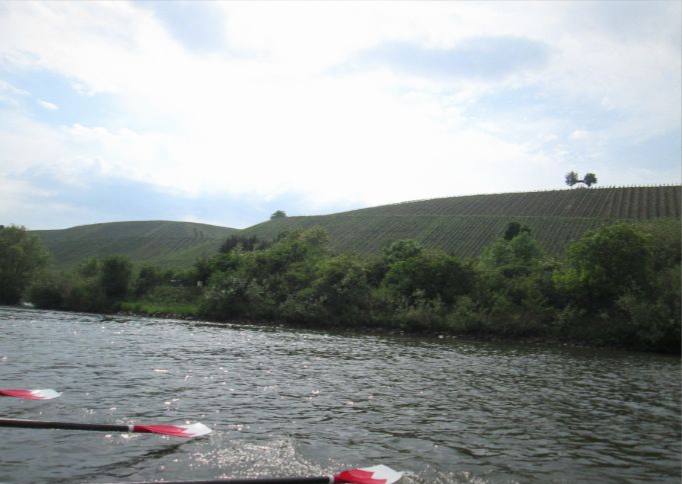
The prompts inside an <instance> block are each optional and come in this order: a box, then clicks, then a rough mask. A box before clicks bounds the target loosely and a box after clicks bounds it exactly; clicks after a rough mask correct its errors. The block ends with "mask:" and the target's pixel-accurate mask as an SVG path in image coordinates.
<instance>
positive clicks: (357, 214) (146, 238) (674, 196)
mask: <svg viewBox="0 0 682 484" xmlns="http://www.w3.org/2000/svg"><path fill="white" fill-rule="evenodd" d="M680 188H681V187H680V186H679V185H676V186H657V187H621V188H590V189H586V188H575V189H566V190H552V191H544V192H525V193H502V194H493V195H473V196H463V197H449V198H438V199H432V200H422V201H413V202H404V203H398V204H393V205H384V206H380V207H371V208H365V209H360V210H353V211H349V212H342V213H337V214H332V215H319V216H307V217H288V218H282V219H276V220H271V221H267V222H264V223H261V224H258V225H254V226H253V227H249V228H247V229H243V230H237V229H231V228H226V227H217V226H213V225H205V224H196V223H190V222H160V221H153V222H116V223H107V224H96V225H86V226H81V227H73V228H70V229H65V230H43V231H35V232H34V233H36V234H38V235H39V236H40V237H41V238H42V239H43V241H44V242H45V244H46V245H47V247H48V248H49V249H50V250H51V252H52V253H53V260H54V261H55V264H56V265H58V266H60V267H69V266H73V265H74V264H76V263H78V262H79V261H80V260H83V259H85V258H87V257H91V256H97V257H101V256H105V255H110V254H122V255H127V256H128V257H130V258H131V259H132V260H133V261H134V262H136V263H140V262H149V263H153V264H157V265H160V266H163V267H168V268H180V267H188V266H190V265H191V264H192V263H193V262H194V261H195V260H196V259H197V258H198V257H201V256H210V255H212V254H214V253H215V252H216V251H217V250H218V248H219V247H220V244H221V243H222V241H223V240H225V238H227V237H228V236H229V235H231V234H235V233H237V234H241V235H246V236H251V235H256V236H258V237H260V238H263V239H272V238H274V237H276V236H277V235H278V234H279V233H281V232H283V231H291V230H296V229H302V228H310V227H315V226H319V227H323V228H325V229H326V230H327V231H328V232H329V235H330V239H331V246H332V248H333V249H335V250H337V251H339V252H344V251H347V252H355V253H361V254H370V253H376V252H378V251H380V250H381V249H382V248H383V247H385V246H387V245H388V244H389V243H391V242H392V241H394V240H399V239H415V240H418V241H419V242H421V243H422V244H424V245H425V246H426V247H430V248H439V249H443V250H446V251H448V252H451V253H454V254H456V255H459V256H461V257H474V256H477V255H478V254H480V252H481V250H482V249H483V248H484V247H485V246H486V245H488V244H490V243H491V242H492V241H494V240H495V239H496V238H497V237H500V236H501V235H502V234H503V232H504V230H505V228H506V226H507V224H508V223H509V222H512V221H517V222H520V223H522V224H525V225H527V226H528V227H530V228H531V230H532V233H533V235H534V236H535V238H536V239H537V240H538V241H539V243H540V244H541V245H542V246H543V248H544V249H545V250H546V251H547V252H548V253H549V254H554V255H559V254H561V253H562V252H563V251H564V250H565V248H566V246H567V245H568V244H569V243H570V242H572V241H573V240H576V239H577V238H579V237H580V236H581V235H582V234H584V233H585V232H586V231H588V230H592V229H595V228H598V227H601V226H604V225H607V224H611V223H614V222H617V221H619V220H628V221H635V222H637V223H657V224H661V225H662V226H663V229H664V230H665V231H670V232H671V233H673V232H675V231H678V232H679V230H680V222H679V220H680V200H681V198H680V191H681V190H680ZM285 208H286V207H285Z"/></svg>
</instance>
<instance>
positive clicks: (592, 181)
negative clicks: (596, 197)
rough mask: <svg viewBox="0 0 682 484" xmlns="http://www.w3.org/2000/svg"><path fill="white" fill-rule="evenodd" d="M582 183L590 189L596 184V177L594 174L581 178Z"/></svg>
mask: <svg viewBox="0 0 682 484" xmlns="http://www.w3.org/2000/svg"><path fill="white" fill-rule="evenodd" d="M583 183H584V184H585V185H587V186H588V187H591V186H592V185H594V184H595V183H597V175H595V174H594V173H588V174H586V175H585V178H583Z"/></svg>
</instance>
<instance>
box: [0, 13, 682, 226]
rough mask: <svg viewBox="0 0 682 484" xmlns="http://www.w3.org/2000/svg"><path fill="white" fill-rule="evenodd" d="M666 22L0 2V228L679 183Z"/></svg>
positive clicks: (676, 103) (650, 16) (250, 215)
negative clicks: (582, 179) (572, 183)
mask: <svg viewBox="0 0 682 484" xmlns="http://www.w3.org/2000/svg"><path fill="white" fill-rule="evenodd" d="M680 10H681V7H680V3H679V2H633V1H628V2H616V1H609V2H531V3H524V2H500V3H496V2H433V3H423V2H420V3H411V2H401V3H394V4H385V3H378V2H377V3H372V2H370V3H355V2H343V3H334V2H318V3H311V2H265V3H259V2H248V3H240V2H227V3H220V2H107V3H105V2H72V3H64V2H59V3H57V2H55V3H29V2H4V3H0V224H11V223H14V224H21V225H25V226H27V227H28V228H31V229H45V228H64V227H68V226H73V225H80V224H87V223H96V222H106V221H116V220H150V219H167V220H192V221H200V222H206V223H213V224H218V225H225V226H231V227H247V226H250V225H253V224H256V223H259V222H261V221H263V220H266V219H267V218H268V217H269V215H270V214H271V213H272V212H274V211H275V210H278V209H282V210H285V211H287V213H289V214H290V215H309V214H320V213H332V212H336V211H342V210H347V209H350V208H357V207H363V206H370V205H379V204H384V203H393V202H399V201H405V200H412V199H424V198H433V197H442V196H454V195H465V194H473V193H499V192H507V191H524V190H542V189H557V188H564V185H563V175H564V174H565V173H566V172H567V171H569V170H576V171H578V172H579V173H581V174H582V173H585V172H587V171H593V172H595V173H597V176H598V178H599V185H602V186H611V185H635V184H659V183H680V170H681V161H682V160H681V157H682V147H681V135H680V133H681V129H682V128H681V119H680V118H681V114H680V104H681V102H682V100H681V97H682V96H681V90H682V87H681V85H682V80H681V76H680V72H681V69H682V66H681V58H682V52H681V48H680V43H681V37H682V25H681V20H680V19H681V18H682V12H681V11H680ZM463 180H464V182H463Z"/></svg>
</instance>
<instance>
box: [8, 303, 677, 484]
mask: <svg viewBox="0 0 682 484" xmlns="http://www.w3.org/2000/svg"><path fill="white" fill-rule="evenodd" d="M680 376H681V372H680V361H679V359H678V358H671V357H664V356H656V355H648V354H638V353H626V352H604V351H595V350H585V349H580V350H577V349H565V348H555V347H554V348H553V347H546V346H538V345H535V346H533V345H531V346H529V345H520V344H518V345H517V344H505V345H502V344H488V343H470V342H451V341H441V340H417V339H412V338H398V337H382V336H362V335H328V334H324V333H319V332H306V331H301V330H297V331H292V330H286V329H282V328H261V327H250V326H217V325H210V324H197V323H186V322H181V321H161V320H153V319H141V318H138V319H129V318H114V319H109V318H104V317H100V316H96V315H84V314H69V313H59V312H46V311H31V310H17V309H14V308H0V387H29V388H50V387H51V388H55V389H57V390H59V391H63V392H64V394H63V396H62V397H61V398H59V399H57V400H52V401H49V402H31V401H22V400H16V399H12V398H2V399H0V406H1V407H0V408H1V411H0V415H4V416H7V417H14V418H35V419H45V420H48V419H50V420H67V421H87V422H93V423H94V422H103V423H127V422H129V419H132V420H135V421H138V422H141V421H146V422H181V421H185V420H192V421H197V420H198V421H201V422H203V423H205V424H207V425H208V426H210V427H212V428H213V429H214V433H213V434H212V435H210V436H208V437H204V438H201V439H195V440H178V439H171V438H166V437H160V436H155V435H146V434H134V435H128V434H116V433H114V434H105V433H98V432H82V431H67V430H24V429H9V428H4V429H3V428H0V481H2V482H42V481H50V482H103V481H132V480H138V481H139V480H162V479H166V480H170V479H209V478H218V477H255V476H265V475H274V476H288V475H317V474H320V473H332V472H334V471H335V470H340V469H343V468H347V467H357V466H365V465H372V464H378V463H383V464H386V465H389V466H391V467H393V468H395V469H400V470H405V471H408V473H409V474H408V478H406V479H404V482H406V483H412V482H417V483H427V482H428V483H440V482H472V483H485V482H493V483H497V482H642V481H656V482H676V483H677V482H680V452H681V443H680V441H681V431H680V425H681V420H680Z"/></svg>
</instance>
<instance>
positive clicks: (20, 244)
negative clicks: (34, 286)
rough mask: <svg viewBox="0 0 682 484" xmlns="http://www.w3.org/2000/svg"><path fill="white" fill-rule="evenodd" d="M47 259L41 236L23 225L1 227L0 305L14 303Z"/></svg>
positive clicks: (18, 299)
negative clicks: (29, 231)
mask: <svg viewBox="0 0 682 484" xmlns="http://www.w3.org/2000/svg"><path fill="white" fill-rule="evenodd" d="M46 262H47V252H46V251H45V249H44V248H43V245H42V243H41V242H40V239H38V237H36V236H35V235H31V234H29V233H28V232H27V231H26V229H25V228H24V227H17V226H14V225H10V226H9V227H3V228H0V304H16V303H18V302H19V301H20V299H21V296H22V294H23V292H24V290H25V289H26V286H28V284H29V282H30V281H31V278H32V277H33V275H34V274H35V273H36V271H38V269H40V268H42V267H43V266H44V265H45V263H46Z"/></svg>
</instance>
